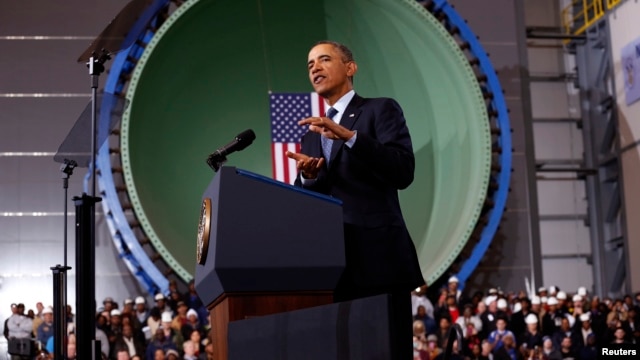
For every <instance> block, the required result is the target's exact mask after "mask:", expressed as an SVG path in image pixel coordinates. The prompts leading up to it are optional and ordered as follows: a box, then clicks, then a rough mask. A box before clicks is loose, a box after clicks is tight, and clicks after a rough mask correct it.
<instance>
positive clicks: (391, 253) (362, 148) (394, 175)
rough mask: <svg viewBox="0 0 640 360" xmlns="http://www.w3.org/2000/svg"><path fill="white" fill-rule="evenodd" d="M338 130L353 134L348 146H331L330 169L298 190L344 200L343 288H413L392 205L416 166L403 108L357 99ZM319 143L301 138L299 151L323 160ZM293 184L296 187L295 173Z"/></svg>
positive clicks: (416, 271) (407, 241)
mask: <svg viewBox="0 0 640 360" xmlns="http://www.w3.org/2000/svg"><path fill="white" fill-rule="evenodd" d="M340 125H342V126H344V127H346V128H348V129H351V130H356V131H357V134H358V135H357V140H356V142H355V144H354V145H353V147H352V148H349V147H348V146H346V145H344V141H341V140H336V141H334V142H333V146H332V150H331V156H330V160H329V165H328V166H327V165H326V162H325V166H324V167H323V168H322V169H321V170H320V172H319V174H318V177H317V179H316V182H315V183H314V184H313V185H310V186H305V187H307V188H308V189H310V190H314V191H317V192H320V193H323V194H327V195H331V196H333V197H335V198H338V199H340V200H342V201H343V211H344V222H345V250H346V256H347V270H346V272H345V274H347V277H349V281H350V286H352V287H353V286H355V287H359V288H360V289H361V290H362V291H363V293H369V294H374V293H382V292H390V291H396V290H407V291H410V290H412V289H415V288H416V287H417V286H420V285H422V284H424V280H423V278H422V274H421V271H420V267H419V264H418V260H417V256H416V251H415V247H414V245H413V242H412V241H411V238H410V236H409V233H408V231H407V229H406V225H405V222H404V219H403V217H402V212H401V210H400V202H399V200H398V190H399V189H404V188H406V187H408V186H409V185H410V184H411V182H412V181H413V174H414V168H415V159H414V155H413V148H412V145H411V137H410V135H409V130H408V129H407V126H406V122H405V119H404V115H403V114H402V109H401V108H400V106H399V105H398V103H397V102H395V101H394V100H392V99H388V98H375V99H365V98H362V97H360V96H358V95H357V94H356V95H355V96H354V97H353V99H352V100H351V102H350V103H349V105H348V106H347V108H346V109H345V112H344V114H342V117H341V120H340ZM320 137H321V135H320V134H318V133H315V132H311V131H309V132H307V133H306V134H305V135H304V136H303V137H302V141H301V143H302V144H301V145H302V149H301V152H302V153H303V154H306V155H309V156H313V157H322V156H323V154H322V146H321V142H320V141H321V140H320ZM296 185H298V186H302V182H301V180H300V175H298V178H297V179H296ZM320 224H321V223H320Z"/></svg>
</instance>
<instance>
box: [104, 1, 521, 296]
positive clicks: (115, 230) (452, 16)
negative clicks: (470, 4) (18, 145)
mask: <svg viewBox="0 0 640 360" xmlns="http://www.w3.org/2000/svg"><path fill="white" fill-rule="evenodd" d="M158 3H164V5H165V6H166V4H167V3H168V2H166V1H164V2H162V1H160V2H156V4H158ZM196 3H197V1H191V2H188V3H187V4H186V5H188V6H181V7H180V8H178V9H177V11H176V12H175V13H174V14H172V15H171V17H170V18H169V21H171V19H177V18H179V16H180V15H181V14H184V13H186V11H187V10H188V8H189V7H190V6H192V5H194V4H196ZM411 6H415V7H416V9H417V8H418V7H419V5H418V4H417V3H414V4H411ZM425 7H426V8H427V9H428V10H429V11H430V12H431V13H432V14H434V15H435V18H437V19H438V20H439V21H440V23H441V24H442V25H443V27H442V29H441V32H442V33H443V35H446V36H448V37H450V41H457V43H458V45H459V46H460V47H461V48H462V51H463V52H464V53H465V54H466V58H465V60H468V61H470V63H471V66H472V67H473V69H474V70H475V71H476V73H477V76H478V77H477V79H478V80H479V82H480V85H479V87H478V89H479V91H482V94H481V96H484V98H485V99H487V102H486V105H487V110H488V113H489V115H490V117H489V121H490V125H491V127H492V133H493V134H494V135H495V138H494V139H493V144H491V145H493V148H494V155H495V156H494V159H493V160H494V163H498V165H499V166H497V167H496V166H494V167H493V171H492V172H491V175H490V176H488V179H487V184H485V185H488V186H489V190H488V193H487V197H488V199H489V200H491V204H488V205H487V204H480V206H478V207H477V208H476V209H474V216H473V218H474V224H472V226H470V227H468V228H467V229H466V230H465V234H464V237H465V241H463V242H462V243H459V244H458V245H457V246H456V250H455V252H452V253H451V254H450V259H449V260H448V264H447V265H446V267H448V266H449V265H450V264H451V262H452V261H453V258H455V257H456V256H457V254H458V253H459V252H460V250H461V249H462V247H463V246H464V244H465V242H466V239H469V238H473V237H474V236H475V237H477V238H478V239H476V240H477V241H478V243H477V245H475V247H474V249H473V252H472V253H471V256H470V258H469V259H466V261H465V263H464V264H463V266H462V267H461V270H460V272H459V274H458V276H459V278H460V281H461V284H464V281H465V280H466V278H467V277H468V275H469V274H470V272H471V271H473V269H474V268H475V266H477V263H478V262H479V261H480V259H481V258H482V255H483V254H484V252H485V251H486V248H487V247H488V245H489V243H490V241H491V239H492V238H493V235H494V234H495V232H496V230H497V225H498V224H499V222H500V218H501V216H502V212H503V210H504V205H505V202H506V193H507V190H508V184H509V173H510V170H511V163H510V160H511V159H510V131H509V124H508V114H507V110H506V106H505V103H504V98H503V97H502V90H501V88H500V85H499V83H498V81H497V77H496V75H495V71H494V70H493V68H492V67H491V64H490V62H489V61H488V58H487V56H486V53H485V52H484V51H483V50H482V47H481V46H480V44H479V43H478V42H477V40H476V37H475V35H474V34H473V33H472V32H471V31H470V29H469V28H468V26H467V25H466V23H465V22H464V21H463V20H462V19H461V18H460V17H459V15H457V13H455V11H454V10H453V8H451V7H450V6H449V4H448V3H446V1H433V2H430V3H428V4H426V5H425ZM158 9H159V10H157V13H158V14H160V13H164V12H166V8H165V7H162V6H158ZM157 19H158V17H156V18H154V19H152V20H151V21H150V22H149V24H155V25H157V24H158V21H157ZM154 21H155V23H154ZM174 21H175V20H174ZM170 24H171V23H170V22H168V23H166V24H164V25H163V26H162V27H161V28H160V30H159V31H160V32H162V31H163V29H164V31H166V30H167V29H169V28H170V26H171V25H170ZM151 27H152V28H153V27H154V25H152V26H151ZM447 31H448V33H447ZM157 35H158V34H157V32H155V31H149V29H147V30H145V32H144V33H143V34H142V35H141V36H140V37H139V38H138V42H137V45H136V46H134V47H132V49H131V50H130V51H128V52H127V53H126V54H120V55H119V56H118V58H120V59H118V58H117V59H116V61H114V64H113V66H112V68H111V73H110V76H109V81H108V83H107V86H105V90H106V91H109V92H114V93H120V94H122V93H123V92H124V90H123V89H124V87H125V85H126V83H127V82H128V81H129V80H130V76H131V73H132V71H133V72H135V71H141V70H139V69H140V68H139V67H136V66H135V65H136V62H137V60H139V59H140V57H141V56H144V55H143V54H146V53H149V51H146V52H144V53H143V49H144V48H145V47H149V43H150V42H151V43H152V44H153V43H154V42H155V43H157V42H158V41H159V40H158V39H159V38H161V36H157ZM119 60H121V61H119ZM474 76H475V75H474ZM134 77H135V74H134ZM486 118H487V117H485V119H486ZM495 129H497V130H498V131H494V130H495ZM491 145H490V146H491ZM501 149H506V151H501ZM113 154H115V155H118V154H120V149H116V150H115V151H114V149H111V150H110V149H108V148H107V149H105V148H103V149H101V151H100V154H99V160H98V167H99V168H100V170H101V171H100V173H101V175H100V181H99V185H100V186H101V190H102V193H103V196H104V197H105V199H104V200H103V206H104V207H105V212H106V213H108V214H109V216H108V223H109V227H110V230H111V232H112V234H113V235H114V236H113V238H114V241H115V242H116V245H117V247H118V249H119V251H120V253H121V255H122V256H123V259H124V260H125V261H126V262H127V264H128V266H129V268H130V270H131V271H132V273H134V274H135V275H136V276H137V277H138V279H139V280H140V281H141V282H142V283H144V284H146V285H147V288H148V290H149V291H150V292H155V291H158V290H159V291H166V287H167V280H166V277H165V276H166V275H167V274H166V273H165V274H163V275H165V276H161V275H159V274H158V272H157V269H158V268H157V266H155V265H154V261H157V260H159V258H160V257H158V256H153V255H152V258H153V259H149V256H148V254H145V253H146V252H148V251H146V252H145V250H144V249H143V246H144V245H146V244H148V243H150V242H151V243H153V245H154V247H155V248H156V251H157V250H158V249H157V248H158V247H159V248H162V244H156V243H154V242H153V241H149V240H148V239H146V238H145V237H144V236H145V233H146V232H147V231H140V229H141V225H140V222H139V220H138V219H140V218H141V216H140V215H141V214H140V213H139V212H138V211H136V212H133V213H131V205H130V204H131V201H130V200H129V199H132V200H133V203H135V201H136V200H135V195H133V196H132V193H131V191H130V190H129V189H128V186H130V185H131V183H130V182H129V183H127V184H126V185H124V186H123V185H120V186H117V185H115V184H116V182H114V180H113V176H112V174H111V171H108V170H109V169H112V168H114V166H113V164H112V161H111V160H112V158H114V155H113ZM125 162H126V160H125ZM115 172H116V173H119V174H122V173H123V172H126V171H125V170H124V169H120V168H119V167H117V166H116V167H115ZM124 176H125V177H126V176H127V174H125V175H124ZM123 194H124V195H125V196H123ZM123 203H124V204H123ZM133 207H135V205H134V206H133ZM127 211H128V213H126V212H127ZM479 218H480V221H477V220H478V219H479ZM143 221H144V220H143ZM145 230H146V229H145ZM136 233H137V234H136ZM140 233H142V235H141V234H140ZM140 237H142V238H143V239H142V241H140V240H139V238H140ZM165 251H166V250H165ZM160 252H161V253H162V249H160ZM163 255H166V254H163ZM162 260H163V261H165V262H167V263H168V264H169V267H170V268H172V269H173V265H175V264H172V260H171V258H169V260H167V258H166V256H162ZM174 270H175V269H174ZM445 270H446V268H440V269H438V270H437V271H436V275H434V276H431V277H430V278H429V279H428V280H429V282H433V281H435V278H436V277H439V276H440V275H442V273H444V271H445ZM169 272H171V271H169ZM178 272H179V274H178V275H179V276H180V277H181V278H182V279H183V280H189V275H188V274H184V273H180V271H178Z"/></svg>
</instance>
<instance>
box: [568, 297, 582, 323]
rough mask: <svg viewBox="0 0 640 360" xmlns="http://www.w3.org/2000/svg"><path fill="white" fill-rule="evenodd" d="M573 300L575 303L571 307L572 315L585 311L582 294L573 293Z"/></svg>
mask: <svg viewBox="0 0 640 360" xmlns="http://www.w3.org/2000/svg"><path fill="white" fill-rule="evenodd" d="M571 302H572V303H573V306H572V307H571V308H569V313H571V315H573V316H574V317H575V316H580V315H582V314H584V313H585V310H584V299H583V298H582V296H581V295H578V294H575V295H573V297H572V298H571Z"/></svg>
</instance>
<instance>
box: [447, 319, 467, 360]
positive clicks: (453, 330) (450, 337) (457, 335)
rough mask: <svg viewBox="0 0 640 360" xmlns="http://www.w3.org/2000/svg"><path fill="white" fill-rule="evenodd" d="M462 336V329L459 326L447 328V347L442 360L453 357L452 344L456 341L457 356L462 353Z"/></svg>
mask: <svg viewBox="0 0 640 360" xmlns="http://www.w3.org/2000/svg"><path fill="white" fill-rule="evenodd" d="M463 339H464V336H463V335H462V328H461V327H460V325H459V324H452V325H451V327H450V328H449V332H448V333H447V347H446V349H445V350H444V354H443V355H442V358H443V359H444V360H450V359H451V356H452V355H453V343H454V342H455V341H456V340H458V346H457V347H456V348H457V350H458V354H461V353H462V340H463Z"/></svg>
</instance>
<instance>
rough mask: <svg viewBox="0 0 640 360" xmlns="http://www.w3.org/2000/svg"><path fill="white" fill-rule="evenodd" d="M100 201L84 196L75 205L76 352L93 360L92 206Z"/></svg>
mask: <svg viewBox="0 0 640 360" xmlns="http://www.w3.org/2000/svg"><path fill="white" fill-rule="evenodd" d="M101 200H102V199H101V198H98V197H94V196H89V195H87V194H83V195H82V196H81V197H77V196H76V197H74V198H73V201H74V203H75V205H76V340H77V341H76V352H77V354H78V355H77V359H88V360H89V359H92V358H93V356H94V351H95V349H92V346H93V343H94V339H95V336H96V321H95V319H96V318H95V314H96V300H95V299H96V265H95V259H96V247H95V205H96V203H98V202H100V201H101Z"/></svg>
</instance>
